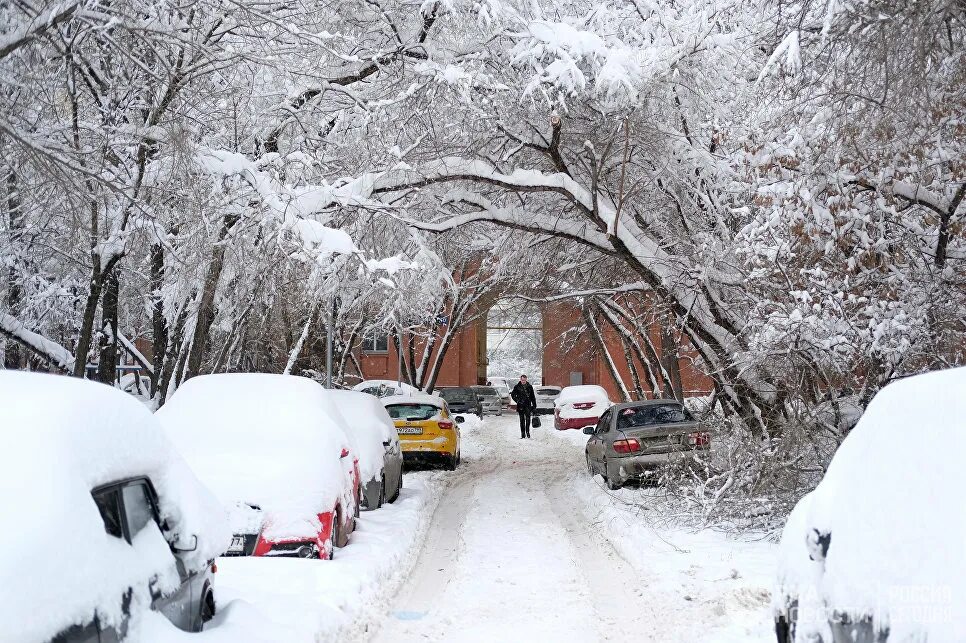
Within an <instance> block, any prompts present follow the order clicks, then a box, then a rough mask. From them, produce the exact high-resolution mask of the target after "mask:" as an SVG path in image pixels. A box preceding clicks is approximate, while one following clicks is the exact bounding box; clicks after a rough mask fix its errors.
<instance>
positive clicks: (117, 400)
mask: <svg viewBox="0 0 966 643" xmlns="http://www.w3.org/2000/svg"><path fill="white" fill-rule="evenodd" d="M0 431H2V433H3V443H4V448H3V449H2V450H0V504H2V507H3V515H4V528H3V529H0V551H2V552H3V554H2V555H0V578H2V579H3V583H2V585H0V640H3V641H13V640H16V641H45V640H48V639H49V638H51V637H52V636H54V635H56V634H58V633H59V632H60V631H62V630H64V629H66V628H67V627H69V626H70V625H72V624H82V623H84V622H88V621H90V619H91V617H92V616H93V614H94V611H95V610H96V611H97V613H98V614H100V615H101V617H102V619H104V620H105V621H107V622H112V623H119V622H120V621H121V601H122V597H123V595H124V593H125V592H126V591H127V588H128V587H133V588H134V594H133V598H132V606H133V607H132V615H133V622H132V628H137V626H138V625H139V622H140V619H141V616H142V612H143V611H144V610H145V609H146V608H147V606H148V605H149V604H150V602H151V598H150V594H149V590H148V587H147V580H148V579H149V578H151V577H152V576H158V577H159V579H160V582H159V586H160V588H161V589H162V590H164V591H167V590H171V589H173V588H175V587H177V585H178V583H179V580H178V573H177V569H176V566H175V557H174V555H173V554H172V552H171V549H170V546H169V543H168V542H165V538H167V539H169V540H170V541H172V542H174V541H176V540H177V537H178V536H179V535H180V536H182V537H183V539H185V540H187V539H190V538H191V536H197V537H198V547H197V549H196V550H195V551H194V552H191V553H188V554H184V555H182V556H181V559H182V560H183V561H184V563H185V565H186V566H187V567H188V568H190V569H203V568H204V567H205V565H206V563H207V561H208V560H209V559H211V558H214V557H215V556H217V555H219V554H220V553H221V552H222V551H224V550H225V548H226V547H227V546H228V543H229V541H230V536H231V534H230V532H229V531H228V528H227V523H226V521H225V514H224V511H223V510H222V508H221V507H220V506H219V505H218V503H217V502H216V501H215V499H214V498H213V497H212V496H211V495H210V494H209V493H208V492H207V491H206V490H205V489H204V488H203V487H202V486H201V484H200V483H199V482H198V480H197V479H196V478H195V477H194V475H193V474H192V473H191V472H190V470H189V469H188V467H187V466H186V465H185V463H184V461H183V460H181V458H180V456H179V455H178V454H177V452H176V451H175V450H174V448H173V447H172V446H171V444H170V443H169V442H168V440H167V439H166V438H165V436H164V433H163V432H162V431H161V429H160V427H159V426H158V423H157V422H156V420H155V419H154V418H153V417H152V416H151V413H150V411H148V409H147V408H146V407H145V406H144V405H143V404H141V403H140V402H138V401H137V400H136V399H134V398H133V397H131V396H129V395H127V394H125V393H123V392H121V391H119V390H117V389H114V388H111V387H108V386H104V385H102V384H96V383H93V382H89V381H84V380H79V379H74V378H69V377H62V376H54V375H42V374H36V373H24V372H19V371H0ZM139 476H147V477H148V478H149V479H150V480H151V482H152V484H153V485H154V488H155V490H156V491H157V493H158V496H159V502H160V507H159V510H160V513H161V518H162V520H163V521H167V524H168V526H169V531H168V532H167V533H166V534H165V535H164V536H162V535H161V532H160V530H152V529H150V528H146V529H143V530H142V531H141V532H139V534H137V536H136V537H135V538H134V541H133V543H132V544H128V543H127V542H126V541H124V540H122V539H119V538H116V537H114V536H111V535H110V534H108V533H107V532H106V531H105V528H104V522H103V520H102V519H101V515H100V513H99V511H98V509H97V506H96V505H95V503H94V500H93V498H92V496H91V490H92V489H94V488H95V487H98V486H100V485H104V484H107V483H111V482H117V481H120V480H124V479H126V478H131V477H139ZM182 542H184V540H182Z"/></svg>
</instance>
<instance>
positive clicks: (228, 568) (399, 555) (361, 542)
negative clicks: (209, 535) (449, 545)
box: [151, 472, 445, 643]
mask: <svg viewBox="0 0 966 643" xmlns="http://www.w3.org/2000/svg"><path fill="white" fill-rule="evenodd" d="M444 477H445V476H443V475H441V474H440V473H439V472H418V473H415V474H410V473H407V474H406V482H405V487H404V488H403V489H402V492H401V494H400V496H399V499H398V500H397V501H396V502H395V503H393V504H387V505H383V507H382V508H381V509H380V510H379V511H367V512H365V513H363V514H362V516H361V517H360V518H358V526H357V527H356V531H354V532H353V534H352V542H351V544H350V545H349V546H348V547H345V548H344V549H341V550H339V555H338V556H336V558H335V559H334V560H330V561H316V560H298V559H285V558H272V559H266V558H222V559H219V561H218V587H217V590H218V597H219V600H220V601H229V602H230V605H231V606H233V608H234V610H233V612H232V613H231V614H228V615H222V617H223V619H222V620H221V621H220V622H217V623H214V624H213V625H214V627H212V628H210V632H209V631H206V632H204V633H203V634H202V635H201V637H200V638H201V640H202V641H205V640H206V637H209V636H211V637H213V638H211V639H208V640H211V641H213V642H215V643H221V641H226V642H227V641H233V642H234V641H258V642H259V643H261V642H262V641H265V642H273V643H274V642H275V641H285V642H286V643H316V642H317V641H346V640H354V638H353V635H357V636H359V639H360V640H364V638H365V637H363V636H361V635H362V634H363V632H364V631H365V629H366V627H367V623H369V622H371V621H373V620H374V619H375V618H376V615H378V614H381V613H382V612H384V611H385V609H386V608H387V607H388V604H389V602H390V600H391V599H392V597H393V595H394V594H395V592H396V589H397V588H398V586H399V584H400V583H401V582H402V581H403V579H404V578H405V577H406V576H407V575H408V573H409V572H410V570H411V569H412V567H413V565H414V564H415V561H416V556H417V555H418V553H419V547H420V545H421V544H422V541H423V538H424V537H425V534H426V529H427V528H428V526H429V522H430V520H431V518H432V515H433V510H434V509H435V506H436V502H437V501H438V499H439V492H440V489H441V484H440V481H441V480H443V479H444ZM161 625H162V626H163V625H164V624H161ZM168 629H169V630H170V628H168ZM224 632H235V633H236V634H237V635H236V638H234V639H232V638H230V637H227V636H223V633H224ZM178 635H179V633H177V632H174V633H172V635H171V636H172V638H162V637H156V638H152V639H151V641H152V643H155V641H157V643H173V642H174V641H180V640H181V639H179V638H175V637H177V636H178ZM192 640H194V639H192Z"/></svg>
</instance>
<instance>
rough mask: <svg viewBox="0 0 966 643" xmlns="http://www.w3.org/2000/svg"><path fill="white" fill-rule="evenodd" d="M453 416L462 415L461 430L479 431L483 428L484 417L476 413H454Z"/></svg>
mask: <svg viewBox="0 0 966 643" xmlns="http://www.w3.org/2000/svg"><path fill="white" fill-rule="evenodd" d="M453 417H461V418H463V421H462V422H461V423H460V431H477V430H479V429H482V428H483V418H481V417H480V416H479V415H477V414H476V413H453Z"/></svg>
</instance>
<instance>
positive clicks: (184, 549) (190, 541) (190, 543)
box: [171, 534, 198, 554]
mask: <svg viewBox="0 0 966 643" xmlns="http://www.w3.org/2000/svg"><path fill="white" fill-rule="evenodd" d="M196 549H198V536H196V535H195V534H191V538H182V537H181V536H178V538H177V540H175V541H174V542H173V543H171V551H173V552H175V553H177V554H186V553H188V552H190V551H194V550H196Z"/></svg>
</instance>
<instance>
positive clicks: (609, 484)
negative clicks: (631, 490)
mask: <svg viewBox="0 0 966 643" xmlns="http://www.w3.org/2000/svg"><path fill="white" fill-rule="evenodd" d="M603 475H604V482H606V483H607V488H608V489H610V490H611V491H617V490H618V489H620V488H621V487H622V486H623V485H620V484H616V483H614V482H613V481H612V480H611V479H610V472H609V470H608V469H607V460H604V474H603Z"/></svg>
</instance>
